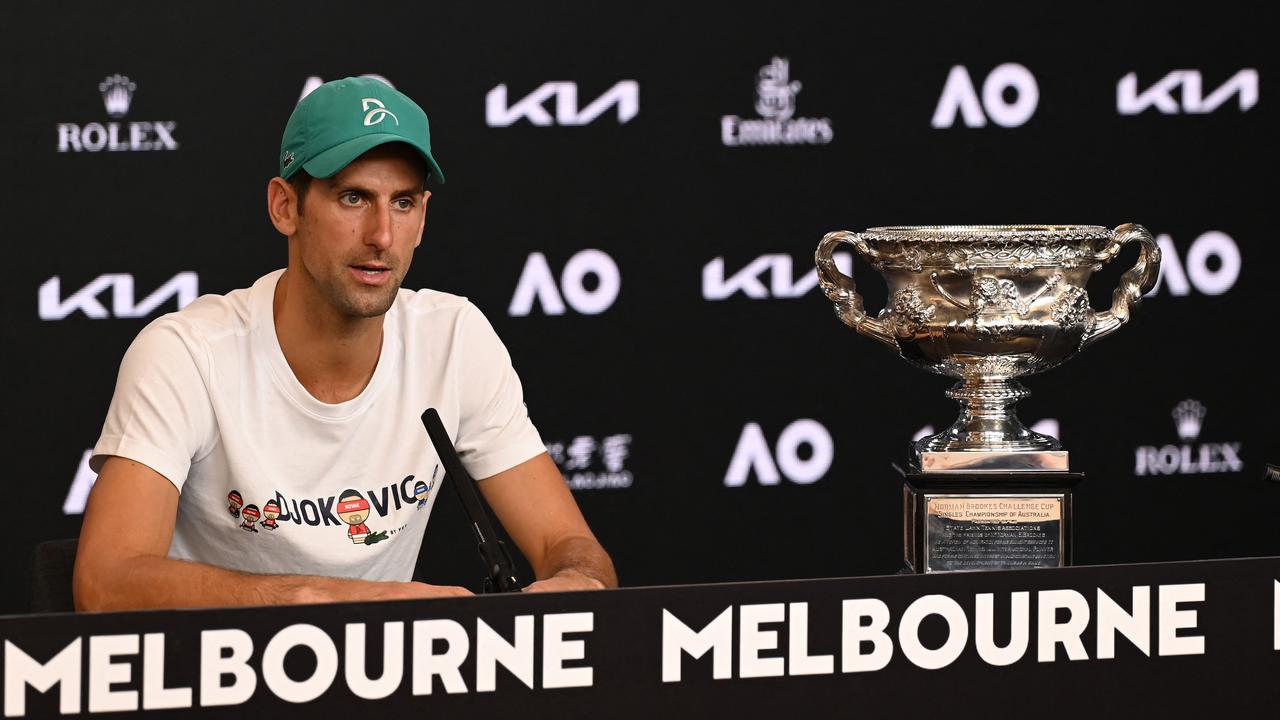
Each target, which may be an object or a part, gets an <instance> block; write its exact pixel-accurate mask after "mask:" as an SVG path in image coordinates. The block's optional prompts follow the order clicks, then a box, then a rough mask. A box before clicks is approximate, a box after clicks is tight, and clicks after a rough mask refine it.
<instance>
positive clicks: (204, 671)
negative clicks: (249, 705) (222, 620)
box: [200, 630, 258, 707]
mask: <svg viewBox="0 0 1280 720" xmlns="http://www.w3.org/2000/svg"><path fill="white" fill-rule="evenodd" d="M224 650H230V651H231V654H230V655H227V656H225V657H224V656H223V651H224ZM252 655H253V639H252V638H250V637H249V633H247V632H245V631H243V630H205V631H203V632H201V633H200V704H201V705H203V706H205V707H210V706H214V705H239V704H241V703H244V702H247V701H248V700H249V698H250V697H252V696H253V691H254V690H256V689H257V688H258V676H257V675H256V674H254V672H253V670H252V669H251V668H250V667H249V657H250V656H252ZM224 675H232V676H234V677H235V679H234V680H233V681H232V683H231V684H230V685H223V684H222V677H223V676H224Z"/></svg>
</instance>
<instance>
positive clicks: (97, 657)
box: [89, 635, 138, 713]
mask: <svg viewBox="0 0 1280 720" xmlns="http://www.w3.org/2000/svg"><path fill="white" fill-rule="evenodd" d="M137 654H138V636H137V635H98V636H95V637H91V638H89V712H91V713H100V712H133V711H136V710H137V709H138V691H137V690H112V689H111V686H112V685H116V684H122V683H127V682H129V680H130V678H132V677H133V672H132V668H131V667H130V666H129V663H116V662H111V658H113V657H115V656H117V655H137Z"/></svg>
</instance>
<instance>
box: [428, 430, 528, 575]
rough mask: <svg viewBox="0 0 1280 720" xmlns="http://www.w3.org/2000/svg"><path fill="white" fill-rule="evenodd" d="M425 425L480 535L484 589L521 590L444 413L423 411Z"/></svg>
mask: <svg viewBox="0 0 1280 720" xmlns="http://www.w3.org/2000/svg"><path fill="white" fill-rule="evenodd" d="M422 424H423V426H424V427H426V428H427V436H428V437H430V438H431V444H432V445H434V446H435V448H436V455H438V456H439V457H440V462H441V463H443V464H444V471H445V473H446V474H447V475H448V476H449V479H450V480H452V482H451V483H449V484H450V485H453V489H454V490H456V491H457V493H458V499H459V500H461V501H462V506H463V507H464V508H466V510H467V515H469V516H471V529H472V530H473V531H475V534H476V542H477V545H478V548H477V549H478V550H479V551H480V558H481V559H482V560H484V565H485V570H486V572H488V576H487V577H485V579H484V592H486V593H494V592H500V593H506V592H520V582H519V581H518V580H516V574H515V570H514V569H513V568H512V563H511V554H510V553H509V552H507V546H506V544H505V543H503V542H502V541H501V540H499V539H498V533H497V532H495V531H494V529H493V523H491V522H490V521H489V516H488V515H487V514H486V513H485V511H484V507H483V506H482V505H481V501H480V494H479V493H478V492H476V481H475V478H473V477H471V474H470V473H468V472H467V470H466V468H464V467H462V460H460V459H459V458H458V453H457V451H456V450H454V449H453V441H452V440H451V439H449V431H447V430H445V429H444V423H442V422H440V413H438V412H436V409H435V408H427V411H426V412H424V413H422Z"/></svg>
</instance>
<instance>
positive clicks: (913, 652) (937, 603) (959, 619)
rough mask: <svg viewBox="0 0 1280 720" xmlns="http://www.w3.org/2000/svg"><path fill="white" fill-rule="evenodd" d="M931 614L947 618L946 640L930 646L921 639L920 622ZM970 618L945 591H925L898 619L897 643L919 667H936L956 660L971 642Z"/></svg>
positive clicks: (935, 668) (931, 668)
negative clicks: (939, 592) (942, 592)
mask: <svg viewBox="0 0 1280 720" xmlns="http://www.w3.org/2000/svg"><path fill="white" fill-rule="evenodd" d="M930 615H938V616H940V617H942V619H943V620H946V621H947V640H946V642H944V643H942V647H940V648H938V649H936V650H931V649H929V648H927V647H925V646H924V643H921V642H920V622H921V621H923V620H924V619H925V618H926V617H928V616H930ZM968 637H969V619H968V618H966V617H965V614H964V609H963V608H961V607H960V603H958V602H956V601H955V600H952V599H951V598H949V597H947V596H946V595H925V596H924V597H921V598H917V599H916V600H915V602H912V603H911V604H910V605H908V606H907V609H906V611H904V612H903V613H902V620H901V621H900V622H899V623H898V647H900V648H902V654H903V655H905V656H906V658H907V659H908V660H910V661H911V662H912V664H914V665H915V666H916V667H921V668H924V669H925V670H937V669H939V668H944V667H946V666H948V665H950V664H951V663H953V662H955V660H956V658H958V657H960V653H962V652H964V646H965V645H966V644H967V643H968Z"/></svg>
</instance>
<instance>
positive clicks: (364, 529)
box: [338, 489, 387, 545]
mask: <svg viewBox="0 0 1280 720" xmlns="http://www.w3.org/2000/svg"><path fill="white" fill-rule="evenodd" d="M338 517H339V518H340V519H341V520H342V522H344V523H346V524H347V525H349V526H350V527H348V528H347V537H349V538H351V542H353V543H356V544H357V545H359V544H365V545H372V544H374V543H376V542H380V541H382V540H386V539H387V532H386V531H385V530H383V531H379V532H369V526H368V525H365V524H364V521H365V520H368V519H369V501H368V500H365V499H364V496H363V495H361V494H360V491H359V490H351V489H347V490H343V491H342V495H340V496H338Z"/></svg>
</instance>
